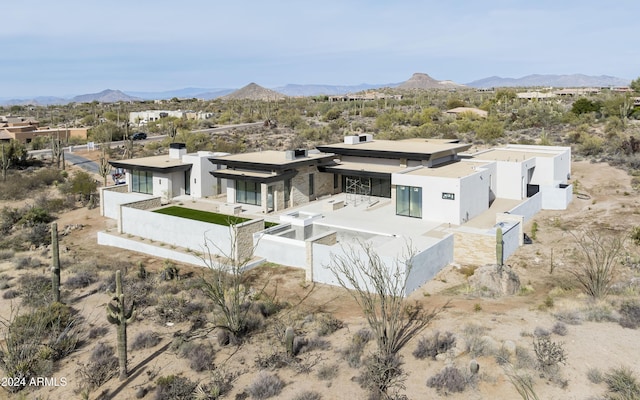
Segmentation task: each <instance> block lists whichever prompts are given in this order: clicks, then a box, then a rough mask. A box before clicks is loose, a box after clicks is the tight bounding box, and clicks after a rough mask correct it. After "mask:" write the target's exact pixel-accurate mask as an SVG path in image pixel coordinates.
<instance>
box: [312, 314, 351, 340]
mask: <svg viewBox="0 0 640 400" xmlns="http://www.w3.org/2000/svg"><path fill="white" fill-rule="evenodd" d="M342 328H344V322H342V321H340V320H339V319H337V318H335V317H334V316H333V315H330V314H322V315H321V316H320V317H319V318H318V330H317V331H316V333H317V334H318V336H327V335H331V334H332V333H333V332H335V331H337V330H339V329H342Z"/></svg>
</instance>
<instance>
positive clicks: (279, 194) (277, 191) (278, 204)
mask: <svg viewBox="0 0 640 400" xmlns="http://www.w3.org/2000/svg"><path fill="white" fill-rule="evenodd" d="M273 196H274V197H275V198H274V199H273V206H274V207H275V211H281V210H284V181H280V182H274V183H273Z"/></svg>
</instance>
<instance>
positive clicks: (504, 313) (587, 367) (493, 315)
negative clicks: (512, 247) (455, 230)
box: [0, 161, 640, 400]
mask: <svg viewBox="0 0 640 400" xmlns="http://www.w3.org/2000/svg"><path fill="white" fill-rule="evenodd" d="M572 181H573V182H574V184H575V182H576V181H578V182H579V184H578V190H577V191H578V192H579V193H581V195H580V196H576V195H574V199H573V202H572V203H571V205H570V207H569V209H568V210H566V211H542V212H540V213H539V214H538V215H536V217H535V218H534V220H533V221H530V222H529V223H528V224H527V225H526V227H525V228H526V229H525V231H526V232H528V233H529V234H530V235H531V230H532V224H533V223H534V221H535V223H536V225H537V233H536V235H535V239H534V240H533V243H532V244H528V245H524V246H522V247H521V248H520V249H519V250H518V251H517V252H516V253H515V254H514V255H513V256H511V257H510V258H509V259H508V260H507V261H506V264H508V265H509V266H511V268H512V269H513V270H514V272H516V273H517V275H518V276H519V279H520V282H521V285H522V289H521V290H520V291H519V292H518V294H516V295H512V296H502V297H482V296H480V295H479V294H478V293H477V292H476V291H474V290H472V288H471V287H470V286H469V285H468V282H467V279H468V278H467V276H468V275H469V270H473V267H475V266H465V265H450V266H448V267H447V268H445V269H444V270H442V271H441V272H440V273H439V275H438V276H437V277H436V278H435V279H433V280H432V281H431V282H429V283H427V284H426V285H424V286H423V287H422V288H421V289H419V290H417V291H415V292H414V293H413V294H412V295H411V296H410V298H409V299H408V301H410V302H413V301H416V302H419V303H420V304H422V305H424V307H425V308H427V309H437V308H440V307H443V306H445V305H446V308H445V309H443V310H442V311H441V312H440V313H439V314H438V315H437V316H436V317H435V318H434V319H433V320H432V321H431V323H430V324H429V325H428V326H427V328H426V329H425V330H424V331H423V332H422V333H420V334H419V335H417V336H416V337H415V338H414V339H413V340H411V341H410V342H409V343H408V344H407V345H406V346H405V347H404V348H403V349H402V350H401V352H400V354H401V356H402V362H403V365H402V368H403V370H404V371H405V372H406V380H404V383H403V386H404V388H403V389H402V390H400V393H401V394H404V395H406V396H407V398H409V399H430V398H445V397H446V398H450V399H505V400H507V399H517V398H523V397H520V395H519V394H518V392H517V390H516V388H515V386H514V385H513V384H512V383H511V381H510V379H509V376H508V374H509V373H511V374H514V373H516V374H519V375H520V376H526V377H528V378H530V382H531V383H532V387H533V389H534V391H535V393H536V394H537V396H538V398H540V399H550V400H551V399H563V400H564V399H580V400H585V399H598V398H604V396H605V393H606V391H607V386H606V385H605V383H594V382H593V381H595V379H590V378H589V375H590V374H591V375H592V374H593V372H594V371H595V370H598V371H600V372H602V373H603V374H606V373H607V372H608V371H610V370H611V369H612V368H618V367H623V366H624V367H628V368H630V369H631V371H632V372H633V373H634V374H635V376H636V377H638V376H640V366H639V365H640V364H639V363H638V360H639V359H640V347H639V346H637V345H636V343H638V342H639V340H640V331H639V330H636V329H630V328H624V327H622V326H621V325H620V324H619V323H618V322H617V318H618V317H619V316H618V314H617V311H616V310H617V309H618V308H619V305H620V304H621V303H622V302H624V301H627V300H636V299H637V298H638V290H639V289H638V287H637V286H633V283H634V282H637V281H636V280H637V277H638V276H640V269H638V268H637V260H638V257H639V251H638V248H637V246H636V245H635V244H634V243H633V242H632V241H631V240H627V241H626V243H625V247H624V251H623V254H622V255H621V257H620V261H625V262H624V263H623V262H618V263H617V274H616V278H615V280H616V284H617V285H618V287H620V288H624V289H620V290H616V291H614V293H613V294H611V295H610V296H608V297H607V299H606V300H602V301H599V302H595V301H593V300H591V299H590V298H589V297H588V296H586V295H584V294H583V293H582V291H581V290H580V287H579V286H578V285H577V283H576V282H575V279H574V278H573V276H572V275H571V274H570V273H569V270H570V269H571V268H573V267H574V266H575V265H574V264H575V261H574V258H573V255H572V254H573V253H574V251H575V248H576V242H575V238H574V237H573V236H572V232H573V233H574V234H578V233H580V232H581V231H583V230H585V229H591V228H594V227H603V226H609V227H613V228H615V229H617V230H620V231H629V230H630V229H632V228H633V227H636V226H638V225H640V214H638V211H637V210H638V199H637V194H636V192H635V191H634V190H633V189H632V187H631V177H630V176H629V175H628V174H627V173H626V172H624V171H622V170H619V169H616V168H613V167H610V166H608V165H607V164H602V163H591V162H589V161H575V162H574V163H573V165H572ZM9 205H12V204H9ZM0 206H3V204H0ZM57 223H58V226H59V229H60V230H61V231H62V230H64V228H65V227H71V228H69V229H67V230H68V234H66V235H64V236H62V237H61V238H60V246H61V249H62V250H61V263H62V283H63V286H62V289H63V301H64V302H66V303H67V304H69V305H71V306H72V307H73V308H74V309H75V310H77V311H78V313H79V314H80V315H81V316H82V318H83V321H84V324H83V326H84V331H85V337H84V340H83V342H82V343H81V345H80V346H79V348H78V349H77V350H76V351H75V352H73V353H71V354H70V355H68V356H66V357H65V358H64V359H63V360H62V361H60V362H59V363H57V364H56V365H55V369H54V370H53V373H52V376H53V377H56V378H65V380H66V385H64V386H57V387H54V386H45V387H28V388H27V389H25V390H23V391H21V392H19V393H17V394H11V393H9V392H8V391H6V390H2V391H0V398H25V399H76V398H90V399H132V398H145V399H154V398H159V397H155V396H156V393H155V390H156V386H157V382H158V378H160V377H166V376H169V375H175V376H181V377H185V378H188V379H189V380H191V381H193V382H196V383H207V382H209V381H210V380H211V379H212V376H213V374H214V372H213V371H215V372H216V373H220V372H221V371H223V372H226V373H230V374H232V375H233V376H234V379H232V387H231V389H230V390H229V392H228V393H226V394H225V395H224V396H223V398H229V399H234V398H235V399H244V398H250V397H249V394H248V392H247V388H248V387H249V386H250V385H251V384H252V383H253V382H254V381H255V380H256V377H257V376H258V373H259V371H260V370H261V369H262V368H261V367H260V366H259V365H258V364H261V365H262V366H264V365H265V364H268V363H266V362H264V360H265V359H266V358H268V356H270V355H272V354H274V353H278V352H280V353H281V352H282V351H283V349H284V347H283V343H282V335H283V333H284V328H285V327H287V326H292V327H293V328H294V329H295V332H296V335H300V336H305V337H306V338H308V339H311V338H315V339H317V341H318V342H319V341H323V342H322V345H321V346H317V347H316V348H314V349H312V350H311V351H308V352H304V353H301V354H299V355H298V361H297V362H295V363H290V364H288V365H282V366H277V365H276V366H274V365H270V366H267V367H266V368H265V369H266V371H267V372H268V373H269V374H276V375H277V376H278V377H279V378H280V379H281V380H282V381H283V382H284V386H283V388H282V390H281V392H280V393H279V394H278V395H277V396H275V397H273V398H278V399H303V398H307V399H312V398H319V397H311V395H310V394H307V396H309V397H303V396H302V393H303V392H304V391H313V392H316V393H318V394H319V395H320V396H321V397H320V398H322V399H366V398H368V392H367V391H366V390H365V389H363V388H361V386H360V385H359V383H358V381H357V380H358V379H357V377H358V376H359V375H360V374H361V372H362V370H361V368H354V367H352V366H350V365H349V363H348V361H347V360H345V358H346V357H345V356H344V349H346V348H348V347H349V346H350V344H351V343H352V338H353V337H354V334H355V333H356V332H358V331H359V330H360V329H361V328H366V327H367V323H366V319H365V318H364V316H363V314H362V311H361V310H360V309H359V308H358V306H357V304H356V303H355V302H354V300H353V299H352V297H351V296H350V295H349V294H348V293H347V292H346V291H345V290H344V289H341V288H338V287H330V286H326V285H318V284H316V285H314V284H312V283H309V282H305V281H304V273H303V271H301V270H296V269H293V268H288V267H282V266H277V265H267V266H262V267H258V268H256V269H255V270H252V271H251V272H250V274H251V275H252V279H253V282H254V285H255V287H262V286H264V287H265V292H266V293H267V295H268V296H267V297H269V298H271V299H274V300H275V302H280V303H287V304H288V306H287V307H284V308H283V309H281V310H280V311H279V312H277V313H276V314H274V315H271V316H269V317H267V318H266V319H265V322H264V325H263V327H262V328H261V329H259V330H257V331H256V332H255V333H252V334H251V335H249V337H248V339H247V340H246V341H245V342H243V343H242V344H240V345H238V346H234V345H228V346H221V345H220V344H219V343H218V340H217V331H218V330H217V329H213V328H212V320H213V308H212V305H211V304H210V303H209V302H207V299H206V298H205V297H203V295H202V294H201V293H200V292H199V291H198V289H197V288H196V287H195V284H196V283H197V282H198V279H199V276H200V275H201V273H202V270H201V269H199V268H196V267H190V266H188V265H178V267H179V271H180V276H181V277H182V278H181V279H180V280H170V281H160V280H159V279H158V277H159V275H160V272H161V271H162V270H163V269H164V268H165V267H166V263H165V262H164V260H161V259H156V258H153V257H150V256H145V255H141V254H137V253H135V252H128V251H124V250H120V249H114V248H109V247H102V246H98V245H97V244H96V232H98V231H100V230H103V229H106V228H107V227H110V226H112V225H113V221H108V220H106V219H104V218H102V217H100V215H99V209H98V208H94V209H87V208H86V207H85V208H77V209H75V210H72V211H69V212H66V213H64V214H61V215H59V218H58V220H57ZM49 253H50V252H49V251H48V250H47V249H35V250H32V251H30V252H24V253H16V255H15V256H14V258H13V259H8V260H4V261H0V273H2V274H6V275H8V276H10V277H11V278H13V279H10V281H9V282H10V285H13V283H11V282H15V281H17V279H18V276H19V275H20V274H24V273H32V274H45V275H46V276H48V275H49V272H48V271H49V269H48V266H49V263H50V254H49ZM19 257H32V258H34V259H37V260H39V261H40V263H39V264H38V265H37V266H36V267H35V268H30V269H27V270H25V269H21V270H18V269H16V268H14V264H15V259H17V258H19ZM139 264H141V265H143V266H144V268H145V269H146V271H148V272H149V275H150V278H148V279H151V280H155V281H154V282H155V283H153V291H151V292H149V294H148V296H149V297H150V298H151V297H153V301H151V300H150V301H148V302H146V303H145V304H141V305H139V306H138V310H137V315H136V318H135V321H134V322H133V323H131V325H129V329H128V337H129V345H130V347H131V344H132V343H133V342H134V341H135V338H136V337H137V336H138V335H140V334H141V333H143V332H148V331H152V332H155V334H156V335H157V337H158V338H159V339H160V340H159V342H158V343H157V344H155V345H153V346H150V347H149V348H141V349H135V350H134V349H131V348H130V349H129V352H128V366H129V372H130V377H129V378H128V379H127V380H125V381H119V380H118V378H117V375H114V376H113V377H112V378H111V379H109V380H108V381H107V382H106V383H104V384H102V385H101V386H99V387H96V388H92V389H91V390H87V389H86V385H85V384H86V379H85V378H84V376H83V375H82V374H81V373H80V372H79V371H81V370H82V369H83V366H86V365H88V363H89V359H90V357H91V354H92V352H93V351H94V349H95V347H96V346H97V345H98V344H99V343H105V344H108V345H110V346H114V347H115V344H116V330H115V327H114V326H113V325H110V324H109V323H108V322H107V319H106V312H105V305H106V304H107V303H108V302H109V300H110V298H111V294H110V293H109V292H108V291H107V290H105V289H104V286H105V285H104V282H105V281H107V280H108V279H109V277H110V276H112V274H113V271H115V269H122V270H123V272H126V274H125V275H126V277H127V278H130V279H133V277H134V276H135V275H136V271H137V269H138V267H137V265H139ZM84 269H86V270H90V271H92V272H93V273H95V276H97V277H98V278H97V280H96V281H95V282H93V283H91V284H89V285H88V286H86V287H82V288H77V289H69V288H65V282H66V281H67V280H68V279H69V278H71V277H73V276H74V275H76V274H78V273H79V272H80V271H82V270H84ZM552 269H553V271H551V270H552ZM634 278H635V279H636V280H634ZM168 296H173V297H172V299H174V300H175V299H180V300H181V301H182V303H180V304H181V307H184V304H191V305H193V307H192V308H191V309H193V310H197V312H194V313H193V314H191V315H190V316H188V317H186V318H185V317H184V316H183V315H181V313H182V312H186V311H184V310H185V309H184V308H180V309H177V310H172V309H171V307H172V306H175V304H177V303H170V302H168V299H169V297H168ZM19 305H20V298H19V297H18V298H14V299H5V298H2V299H0V313H1V314H2V315H1V317H2V318H3V320H5V321H7V320H8V319H9V318H10V317H11V313H12V312H15V310H16V309H18V308H19ZM175 307H178V306H175ZM161 308H163V309H162V310H160V309H161ZM167 308H169V309H167ZM327 315H331V316H332V317H333V318H334V319H337V320H339V321H342V322H343V325H342V327H341V328H339V329H337V330H336V331H335V332H332V333H329V334H327V335H324V336H322V337H320V338H318V327H319V326H320V325H321V323H320V321H321V320H322V318H324V317H326V316H327ZM599 315H603V317H598V316H599ZM596 320H600V322H597V321H596ZM559 322H561V325H563V326H564V327H565V328H566V329H565V330H566V332H565V330H563V329H560V328H557V327H556V325H557V324H558V323H559ZM91 331H93V332H101V334H96V335H95V336H96V337H94V338H89V332H91ZM435 332H440V333H445V332H451V333H452V334H453V337H455V345H454V346H453V347H452V348H450V349H449V350H447V351H446V352H444V353H442V354H439V355H438V356H437V357H436V358H435V359H434V358H431V357H427V358H424V359H418V358H416V357H415V356H414V355H413V354H412V353H413V351H414V350H415V349H416V346H417V343H418V341H419V339H420V338H422V337H429V336H431V335H433V334H434V333H435ZM541 332H544V333H550V339H551V340H552V341H553V342H556V343H561V345H562V346H563V348H564V351H565V354H566V363H565V364H560V365H559V369H558V370H557V373H555V374H554V375H553V376H549V374H543V373H541V372H540V371H538V370H537V369H536V367H535V355H534V350H533V341H534V338H535V337H536V335H539V334H540V333H541ZM556 332H558V333H556ZM185 342H190V343H191V344H194V345H195V344H200V345H203V344H206V346H205V347H203V348H206V349H209V350H208V351H210V353H206V354H210V357H209V359H208V360H207V364H208V365H207V366H206V368H205V370H204V371H201V372H196V371H194V370H193V369H192V368H191V366H190V356H189V355H187V356H185V352H184V351H182V350H183V349H184V343H185ZM374 347H375V344H374V342H373V341H370V342H369V343H367V344H366V346H365V348H364V353H363V357H366V356H367V354H370V353H372V352H373V351H374ZM514 349H516V351H515V352H514V351H513V350H514ZM500 356H502V357H503V358H504V357H507V358H509V360H510V361H511V364H505V363H503V362H499V361H500ZM472 359H475V360H477V362H478V364H479V366H480V369H479V372H478V373H477V374H476V375H474V376H471V375H470V374H469V373H466V371H467V370H468V369H469V363H470V361H471V360H472ZM259 361H260V362H259ZM447 366H456V367H458V368H459V369H460V370H461V371H464V372H465V376H466V377H467V378H468V381H467V383H466V384H465V389H464V391H463V392H455V393H454V392H448V391H447V390H446V389H445V390H437V389H435V388H432V387H428V386H427V384H426V382H427V380H428V379H429V378H431V377H433V376H434V375H436V374H438V373H439V372H440V371H442V370H443V369H444V368H445V367H447ZM212 370H213V371H212ZM165 398H167V397H165ZM203 398H206V397H203Z"/></svg>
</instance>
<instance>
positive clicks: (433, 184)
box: [391, 174, 461, 224]
mask: <svg viewBox="0 0 640 400" xmlns="http://www.w3.org/2000/svg"><path fill="white" fill-rule="evenodd" d="M391 184H392V185H403V186H413V187H421V188H422V219H424V220H429V221H436V222H443V223H452V224H458V223H459V221H460V199H461V196H460V182H459V180H458V179H451V178H440V177H434V176H423V175H413V174H392V175H391ZM394 190H395V189H394ZM442 193H453V195H454V199H453V200H445V199H442ZM394 198H395V196H394ZM407 218H409V217H407Z"/></svg>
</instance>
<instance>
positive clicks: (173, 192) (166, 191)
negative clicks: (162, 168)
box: [153, 171, 184, 201]
mask: <svg viewBox="0 0 640 400" xmlns="http://www.w3.org/2000/svg"><path fill="white" fill-rule="evenodd" d="M182 194H184V171H178V172H171V173H168V174H163V173H157V172H154V173H153V195H154V196H160V197H161V198H162V200H163V201H168V200H170V199H172V198H173V197H175V196H180V195H182Z"/></svg>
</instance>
